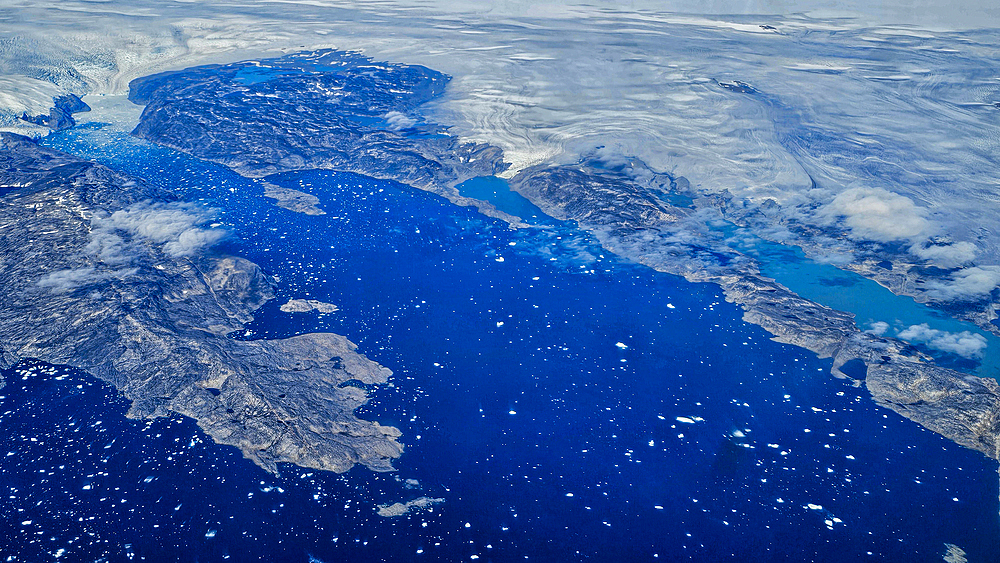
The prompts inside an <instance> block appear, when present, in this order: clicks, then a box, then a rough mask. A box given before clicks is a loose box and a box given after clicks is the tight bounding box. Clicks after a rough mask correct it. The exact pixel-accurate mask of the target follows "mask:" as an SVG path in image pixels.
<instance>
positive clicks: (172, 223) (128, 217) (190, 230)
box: [38, 201, 227, 291]
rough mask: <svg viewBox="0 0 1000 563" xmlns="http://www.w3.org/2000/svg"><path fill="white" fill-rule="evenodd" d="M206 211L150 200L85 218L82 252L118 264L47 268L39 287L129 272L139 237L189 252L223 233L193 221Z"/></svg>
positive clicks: (173, 252)
mask: <svg viewBox="0 0 1000 563" xmlns="http://www.w3.org/2000/svg"><path fill="white" fill-rule="evenodd" d="M212 214H213V212H212V210H207V209H205V208H204V207H201V206H199V205H197V204H193V203H152V202H149V201H144V202H140V203H136V204H133V205H131V206H129V207H127V208H125V209H120V210H118V211H115V212H114V213H112V214H110V215H107V214H104V215H97V216H94V217H93V218H92V219H91V220H90V227H91V230H90V240H89V242H88V243H87V245H86V246H84V247H83V253H84V254H85V255H87V256H91V257H93V258H96V259H97V260H98V261H99V262H100V263H102V264H104V265H106V266H111V267H119V268H118V269H113V270H107V269H98V268H96V267H94V266H87V267H81V268H72V269H66V270H59V271H56V272H51V273H49V274H47V275H45V276H43V277H42V278H41V279H40V280H38V285H39V286H40V287H45V288H49V289H52V290H53V291H66V290H69V289H73V288H76V287H80V286H82V285H86V284H89V283H94V282H98V281H102V280H106V279H111V278H123V277H125V276H129V275H132V274H134V273H135V272H136V271H137V269H136V268H120V266H123V265H128V264H131V263H132V262H133V261H134V260H135V258H136V257H137V256H138V255H139V252H140V250H141V249H142V246H141V244H142V243H143V242H151V243H153V244H156V245H162V249H163V252H164V253H166V254H167V255H168V256H172V257H174V258H179V257H182V256H191V255H193V254H195V253H197V252H198V251H200V250H202V249H203V248H207V247H209V246H211V245H213V244H215V243H217V242H219V240H221V239H222V238H223V237H225V236H226V234H227V233H226V231H224V230H222V229H203V228H201V227H199V226H198V225H200V224H202V223H204V222H206V221H209V220H210V219H211V218H212Z"/></svg>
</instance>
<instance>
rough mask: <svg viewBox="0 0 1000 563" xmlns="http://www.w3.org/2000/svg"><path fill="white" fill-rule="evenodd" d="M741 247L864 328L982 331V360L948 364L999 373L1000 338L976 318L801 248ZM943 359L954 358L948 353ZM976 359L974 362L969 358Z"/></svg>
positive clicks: (771, 272) (768, 271)
mask: <svg viewBox="0 0 1000 563" xmlns="http://www.w3.org/2000/svg"><path fill="white" fill-rule="evenodd" d="M740 250H742V251H743V252H746V253H747V254H750V255H752V256H753V257H755V258H757V259H758V260H760V268H761V273H763V274H764V275H765V276H768V277H771V278H774V279H775V280H777V281H778V282H779V283H781V284H782V285H784V286H785V287H787V288H788V289H790V290H792V291H794V292H795V293H797V294H799V295H801V296H802V297H805V298H806V299H810V300H812V301H815V302H817V303H821V304H823V305H826V306H827V307H831V308H833V309H837V310H840V311H847V312H848V313H853V314H854V315H855V322H856V323H857V325H858V327H859V328H861V329H862V330H868V329H869V328H870V327H871V324H872V323H876V322H884V323H888V324H889V327H890V328H889V330H888V331H887V332H886V335H887V336H897V335H898V333H899V332H900V331H901V330H904V329H906V328H907V327H909V326H912V325H920V324H926V325H928V326H929V327H930V328H932V329H936V330H941V331H946V332H951V333H961V332H970V333H972V334H978V335H980V336H982V337H983V338H985V339H986V348H985V351H984V355H983V357H982V359H981V360H980V361H979V362H978V366H972V365H962V363H961V362H956V361H954V358H951V360H952V361H951V362H950V364H949V367H955V368H959V369H961V368H965V369H966V370H968V369H969V368H970V367H971V368H972V371H974V372H975V373H976V374H977V375H980V376H983V377H993V378H997V376H998V375H1000V338H997V337H996V336H995V335H993V334H992V333H989V332H986V331H984V330H982V329H980V328H979V327H977V326H975V325H974V324H972V323H968V322H964V321H960V320H957V319H954V318H951V317H948V316H947V315H946V314H944V313H942V312H940V311H937V310H935V309H933V308H931V307H928V306H927V305H925V304H923V303H917V302H916V301H914V300H913V298H912V297H907V296H902V295H896V294H894V293H893V292H891V291H889V290H888V289H886V288H884V287H882V286H881V285H879V284H878V283H876V282H874V281H872V280H869V279H867V278H865V277H863V276H861V275H858V274H856V273H854V272H848V271H845V270H841V269H840V268H837V267H835V266H832V265H830V264H821V263H819V262H815V261H813V260H810V259H809V258H806V256H805V255H804V254H803V253H802V251H801V250H800V249H798V248H793V247H789V246H785V245H781V244H777V243H773V242H768V241H764V240H758V241H757V245H756V246H755V247H754V248H752V249H747V248H741V249H740ZM926 351H927V352H928V353H931V355H934V356H935V357H938V356H941V354H940V353H939V352H936V351H934V350H926ZM939 359H940V360H942V361H945V362H947V361H948V360H949V358H946V357H940V358H939ZM971 363H974V362H972V361H969V362H967V364H971ZM951 364H954V365H951Z"/></svg>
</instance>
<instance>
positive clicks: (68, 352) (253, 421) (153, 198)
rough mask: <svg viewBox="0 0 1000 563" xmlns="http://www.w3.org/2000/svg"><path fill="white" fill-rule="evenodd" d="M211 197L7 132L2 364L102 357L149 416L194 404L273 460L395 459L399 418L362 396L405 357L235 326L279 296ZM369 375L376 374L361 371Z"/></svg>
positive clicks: (235, 439) (225, 434) (377, 463)
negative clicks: (389, 421)
mask: <svg viewBox="0 0 1000 563" xmlns="http://www.w3.org/2000/svg"><path fill="white" fill-rule="evenodd" d="M210 217H211V210H206V209H203V208H200V207H198V206H196V205H193V204H189V203H185V202H181V201H177V200H176V199H175V198H174V197H173V196H172V195H171V194H169V193H165V192H162V191H160V190H158V189H155V188H152V187H149V186H146V185H143V184H142V183H141V182H137V181H136V180H135V179H133V178H130V177H127V176H125V175H122V174H119V173H117V172H114V171H112V170H110V169H108V168H106V167H104V166H101V165H98V164H95V163H92V162H88V161H84V160H81V159H79V158H76V157H74V156H71V155H68V154H65V153H61V152H58V151H54V150H50V149H46V148H43V147H40V146H39V145H37V144H36V143H35V142H33V141H32V140H30V139H28V138H25V137H20V136H17V135H12V134H2V135H0V279H3V281H4V282H3V283H4V291H3V293H2V295H0V367H3V368H9V367H11V366H13V365H15V364H16V363H17V362H18V361H19V360H21V359H25V358H35V359H38V360H42V361H45V362H48V363H51V364H59V365H69V366H74V367H78V368H80V369H83V370H86V371H87V372H89V373H90V374H92V375H94V376H97V377H99V378H101V379H103V380H105V381H107V382H109V383H111V384H112V385H114V386H115V387H117V388H118V389H119V390H120V391H121V393H122V394H123V395H124V396H125V397H126V398H128V399H129V400H131V401H132V406H131V409H130V410H129V413H128V415H129V416H130V417H134V418H143V417H157V416H166V415H170V414H171V413H179V414H182V415H185V416H189V417H191V418H193V419H195V420H196V421H197V423H198V425H199V426H200V427H201V428H202V429H203V430H204V431H205V433H206V434H208V435H209V436H210V437H212V438H213V439H214V440H215V441H216V442H219V443H221V444H229V445H233V446H236V447H238V448H239V449H240V450H241V451H242V452H243V454H244V455H245V456H246V457H247V458H249V459H250V460H252V461H254V462H255V463H257V464H258V465H260V466H261V467H263V468H265V469H267V470H268V471H272V472H275V471H277V469H278V464H279V463H283V462H287V463H294V464H296V465H300V466H303V467H310V468H316V469H323V470H330V471H336V472H344V471H347V470H348V469H350V468H351V467H353V466H354V465H356V464H360V465H364V466H366V467H368V468H370V469H372V470H375V471H392V470H393V467H392V463H391V462H392V460H393V459H395V458H397V457H399V456H400V454H401V453H402V451H403V446H402V444H401V443H399V442H398V440H397V439H398V438H399V437H400V432H399V430H397V429H396V428H393V427H389V426H382V425H380V424H378V423H377V422H372V421H367V420H362V419H359V418H357V417H356V416H355V415H354V410H355V409H356V408H357V407H359V406H361V405H363V404H364V403H365V402H366V401H367V400H368V399H367V393H366V392H365V391H364V390H363V389H361V388H360V387H370V386H373V385H375V386H377V385H379V384H383V383H385V382H386V381H387V378H388V377H389V376H390V375H391V372H390V371H389V370H388V369H386V368H384V367H382V366H380V365H378V364H377V363H375V362H373V361H371V360H369V359H368V358H366V357H365V356H364V355H363V354H361V353H359V352H358V351H357V347H356V346H355V345H354V344H353V343H351V342H350V341H349V340H347V339H346V338H344V337H343V336H340V335H336V334H329V333H315V334H303V335H299V336H295V337H291V338H286V339H280V340H253V341H240V340H236V339H233V338H230V337H229V336H227V335H228V334H229V333H231V332H233V331H236V330H239V329H241V328H242V327H243V325H244V323H246V322H248V321H250V320H252V316H251V315H252V312H253V311H254V310H255V309H257V308H259V307H260V306H261V305H263V304H264V303H265V302H266V301H268V300H270V299H272V298H273V286H274V281H273V280H272V279H271V278H269V277H268V276H267V275H266V274H265V273H264V272H262V271H261V269H260V268H259V267H258V266H257V265H255V264H253V263H252V262H250V261H248V260H245V259H243V258H239V257H236V256H224V255H219V254H216V253H214V252H213V251H212V250H211V245H212V243H214V242H215V241H217V240H219V239H220V238H221V237H222V236H224V235H225V233H223V232H221V231H218V230H217V229H212V228H210V227H204V226H203V225H205V224H207V223H208V222H209V220H210ZM357 382H360V383H362V384H363V385H357V384H356V383H357Z"/></svg>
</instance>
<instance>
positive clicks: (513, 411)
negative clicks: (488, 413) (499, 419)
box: [507, 410, 517, 414]
mask: <svg viewBox="0 0 1000 563" xmlns="http://www.w3.org/2000/svg"><path fill="white" fill-rule="evenodd" d="M507 414H517V411H515V410H509V411H507Z"/></svg>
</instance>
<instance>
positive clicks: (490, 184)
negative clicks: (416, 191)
mask: <svg viewBox="0 0 1000 563" xmlns="http://www.w3.org/2000/svg"><path fill="white" fill-rule="evenodd" d="M455 187H456V188H458V193H460V194H462V195H463V196H465V197H471V198H474V199H478V200H482V201H488V202H490V203H492V204H493V205H494V206H495V207H496V208H497V209H499V210H500V211H503V212H504V213H509V214H511V215H513V216H515V217H520V218H521V219H523V220H524V221H525V222H527V223H529V224H531V225H538V224H543V223H551V222H552V221H553V219H552V218H551V217H549V216H548V215H546V214H545V212H544V211H542V210H541V209H539V208H538V207H537V206H536V205H535V204H534V203H531V202H530V201H528V199H527V198H525V197H524V196H522V195H521V194H519V193H517V192H515V191H513V190H511V189H510V186H509V185H507V181H506V180H504V179H503V178H497V177H496V176H481V177H479V178H472V179H470V180H466V181H464V182H462V183H461V184H459V185H457V186H455Z"/></svg>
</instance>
